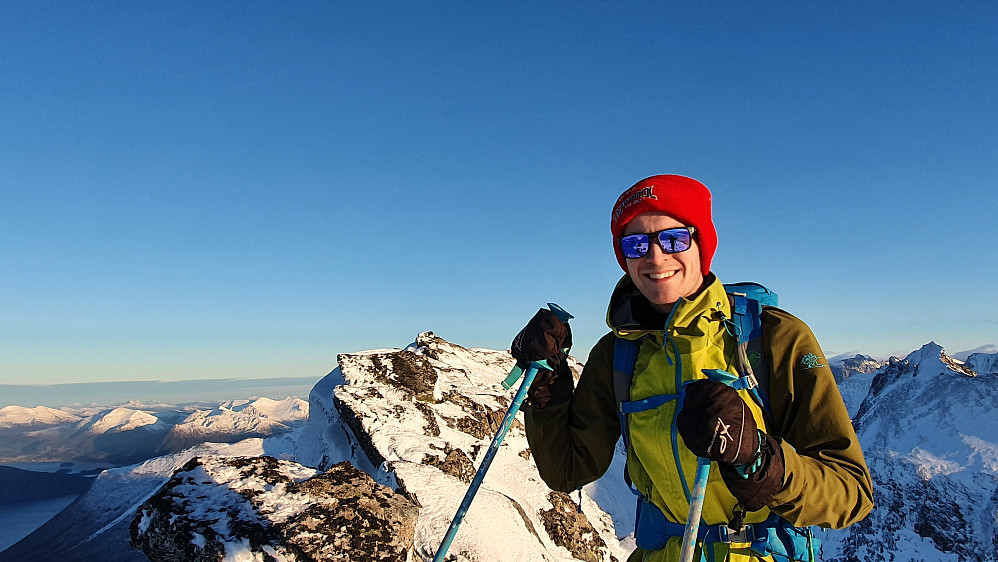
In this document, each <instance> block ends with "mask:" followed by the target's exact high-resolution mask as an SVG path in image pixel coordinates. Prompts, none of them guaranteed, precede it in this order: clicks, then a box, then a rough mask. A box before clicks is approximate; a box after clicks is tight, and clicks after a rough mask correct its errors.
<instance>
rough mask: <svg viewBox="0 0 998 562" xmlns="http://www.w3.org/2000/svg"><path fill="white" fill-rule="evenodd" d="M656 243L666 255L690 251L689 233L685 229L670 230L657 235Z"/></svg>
mask: <svg viewBox="0 0 998 562" xmlns="http://www.w3.org/2000/svg"><path fill="white" fill-rule="evenodd" d="M658 243H659V244H660V245H661V246H662V250H664V251H665V252H666V253H668V254H675V253H677V252H685V251H686V250H689V249H690V231H689V230H686V229H685V228H670V229H669V230H663V231H661V232H659V233H658Z"/></svg>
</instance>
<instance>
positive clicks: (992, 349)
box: [951, 344, 998, 361]
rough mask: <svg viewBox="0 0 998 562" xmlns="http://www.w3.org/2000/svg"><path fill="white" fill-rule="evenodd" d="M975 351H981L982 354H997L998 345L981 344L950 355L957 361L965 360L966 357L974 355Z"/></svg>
mask: <svg viewBox="0 0 998 562" xmlns="http://www.w3.org/2000/svg"><path fill="white" fill-rule="evenodd" d="M975 353H981V354H984V355H995V354H998V345H994V344H988V345H982V346H981V347H977V348H974V349H969V350H967V351H961V352H959V353H954V354H953V355H952V356H951V357H953V359H956V360H958V361H966V360H967V358H969V357H970V356H971V355H974V354H975Z"/></svg>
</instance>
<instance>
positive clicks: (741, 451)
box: [676, 380, 784, 511]
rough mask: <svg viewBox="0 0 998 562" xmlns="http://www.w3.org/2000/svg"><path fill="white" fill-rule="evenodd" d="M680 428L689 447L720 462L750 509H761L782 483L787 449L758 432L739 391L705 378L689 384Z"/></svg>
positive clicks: (737, 495) (679, 418) (731, 486)
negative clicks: (784, 456)
mask: <svg viewBox="0 0 998 562" xmlns="http://www.w3.org/2000/svg"><path fill="white" fill-rule="evenodd" d="M676 428H677V430H678V431H679V435H681V436H682V438H683V441H685V442H686V446H687V447H689V449H690V451H692V452H693V454H695V455H697V456H698V457H704V458H708V459H710V460H712V461H716V462H718V463H720V467H721V476H723V477H724V482H725V483H726V484H727V485H728V490H730V491H731V493H732V495H734V496H735V498H737V499H738V501H739V502H741V504H742V505H743V506H744V507H745V509H746V510H748V511H755V510H758V509H761V508H762V507H763V506H764V505H766V504H767V503H768V502H769V500H770V499H772V497H773V494H775V493H776V492H778V491H780V489H781V488H782V487H783V476H784V466H783V451H782V449H780V444H779V443H778V442H777V441H776V440H775V439H773V438H772V437H771V436H769V435H766V434H765V433H763V432H761V431H759V429H758V427H756V424H755V419H754V418H753V417H752V412H751V411H750V410H749V407H748V405H747V404H745V401H744V400H742V398H741V396H739V395H738V392H737V391H736V390H735V389H733V388H731V387H729V386H727V385H724V384H722V383H719V382H715V381H709V380H701V381H696V382H694V383H691V384H689V385H687V386H686V390H685V397H684V398H683V409H682V410H681V411H680V412H679V415H678V416H677V417H676Z"/></svg>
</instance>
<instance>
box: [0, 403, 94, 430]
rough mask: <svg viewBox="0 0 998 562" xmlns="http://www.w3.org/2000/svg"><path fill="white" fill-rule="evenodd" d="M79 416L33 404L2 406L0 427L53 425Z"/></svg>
mask: <svg viewBox="0 0 998 562" xmlns="http://www.w3.org/2000/svg"><path fill="white" fill-rule="evenodd" d="M79 419H80V417H79V416H77V415H75V414H72V413H70V412H65V411H62V410H56V409H53V408H47V407H45V406H35V407H34V408H25V407H24V406H4V407H3V408H0V428H4V427H14V426H18V425H55V424H60V423H68V422H75V421H79Z"/></svg>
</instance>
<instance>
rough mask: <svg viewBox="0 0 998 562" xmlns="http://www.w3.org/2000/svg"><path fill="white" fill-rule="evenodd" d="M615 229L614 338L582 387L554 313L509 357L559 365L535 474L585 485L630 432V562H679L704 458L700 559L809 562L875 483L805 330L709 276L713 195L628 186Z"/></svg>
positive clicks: (553, 482)
mask: <svg viewBox="0 0 998 562" xmlns="http://www.w3.org/2000/svg"><path fill="white" fill-rule="evenodd" d="M610 231H611V233H612V235H613V247H614V252H615V254H616V257H617V261H618V262H619V263H620V267H621V268H622V269H623V270H624V272H625V275H624V276H623V278H622V279H621V280H620V281H619V282H618V284H617V286H616V288H615V289H614V291H613V294H612V295H611V297H610V305H609V309H608V311H607V324H608V326H609V327H610V333H608V334H607V335H606V336H604V337H603V338H602V339H601V340H600V341H599V342H598V343H597V344H596V345H595V346H594V347H593V350H592V352H591V353H590V356H589V360H588V361H587V363H586V366H585V368H584V369H583V371H582V375H581V376H580V378H579V382H578V387H577V388H574V386H575V385H574V381H573V379H572V375H571V372H570V371H569V369H568V366H567V361H565V357H564V354H563V353H562V352H561V351H560V350H561V349H563V348H565V347H567V345H569V344H570V340H571V332H570V331H569V329H568V325H567V324H563V323H562V322H561V321H559V320H558V319H557V318H555V317H554V315H553V314H552V313H551V312H549V311H548V310H546V309H542V310H541V311H539V312H538V313H537V315H535V316H534V318H533V319H531V321H530V322H529V323H528V324H527V326H526V327H525V328H524V329H523V330H522V331H521V333H520V334H519V335H518V336H517V338H516V339H515V340H514V344H513V346H512V349H511V351H512V353H513V355H514V357H516V359H517V360H518V361H521V362H522V361H536V360H539V359H547V360H548V362H549V364H550V365H552V367H553V369H552V370H551V371H544V372H542V373H541V374H539V375H538V377H537V379H536V380H535V382H534V384H533V386H532V387H531V388H530V391H529V394H528V405H527V406H528V407H527V408H526V409H525V419H526V428H527V438H528V440H529V441H530V450H531V452H532V453H533V455H534V458H535V460H536V463H537V468H538V471H539V472H540V475H541V477H542V478H543V479H544V481H545V482H546V483H547V484H548V485H549V486H550V487H551V488H553V489H556V490H562V491H566V492H567V491H572V490H575V489H577V488H578V487H580V486H583V485H585V484H587V483H589V482H592V481H593V480H595V479H597V478H599V477H600V476H602V475H603V473H604V472H605V471H606V469H607V468H608V467H609V465H610V462H611V460H612V458H613V452H614V447H615V444H616V442H617V440H618V438H620V437H621V436H622V435H623V437H624V443H625V444H626V446H627V471H626V473H627V474H626V477H627V481H628V485H630V486H631V488H632V489H633V490H634V491H635V493H636V494H637V495H638V500H637V501H638V509H637V521H636V531H635V542H636V544H637V546H638V548H637V549H636V550H635V551H634V553H633V554H632V555H631V557H630V559H629V560H631V561H636V560H641V561H656V562H658V561H673V560H678V559H679V554H680V542H681V540H680V539H681V538H682V535H683V531H684V527H685V524H686V517H687V514H688V510H689V503H690V495H691V492H690V490H691V489H692V488H693V481H692V480H693V474H694V473H695V471H696V465H697V457H701V458H706V459H709V460H710V461H712V462H713V463H714V465H715V467H716V469H717V470H712V472H711V479H710V480H709V483H708V485H707V490H706V496H705V500H704V505H703V512H702V525H701V526H700V532H699V535H698V547H697V553H696V559H700V556H701V555H702V556H703V558H705V559H707V560H711V561H721V560H728V561H733V562H737V561H742V560H745V561H750V560H774V559H776V560H787V559H790V560H813V559H814V557H815V554H816V552H817V551H818V541H817V539H815V538H814V535H813V533H812V530H811V529H810V526H814V525H818V526H822V527H828V528H841V527H845V526H847V525H850V524H852V523H855V522H856V521H859V520H860V519H862V518H863V517H865V516H866V515H867V513H869V511H870V510H871V509H872V507H873V485H872V482H871V479H870V474H869V471H868V469H867V467H866V462H865V460H864V458H863V452H862V450H861V449H860V446H859V442H858V440H857V438H856V434H855V432H854V430H853V428H852V424H851V422H850V419H849V415H848V413H847V411H846V408H845V405H844V404H843V402H842V398H841V396H840V395H839V392H838V387H837V386H836V384H835V380H834V378H833V377H832V373H831V371H830V370H829V368H828V366H827V365H826V363H827V361H824V360H823V359H821V358H822V357H823V355H822V352H821V348H820V347H819V345H818V342H817V340H816V339H815V337H814V335H813V334H812V333H811V330H810V329H809V328H808V327H807V325H805V324H804V322H802V321H801V320H799V319H797V318H796V317H794V316H792V315H791V314H789V313H787V312H785V311H783V310H781V309H779V308H776V307H774V306H759V304H760V301H753V300H749V299H748V297H747V295H745V294H741V293H736V292H735V291H731V293H730V294H729V291H728V290H727V289H726V288H725V286H723V285H722V284H721V282H720V281H719V280H718V279H717V277H716V276H715V275H714V274H713V273H712V272H711V271H710V264H711V260H712V259H713V256H714V250H715V249H716V247H717V234H716V231H715V229H714V223H713V218H712V216H711V194H710V191H709V190H708V189H707V188H706V187H705V186H704V185H703V184H701V183H700V182H698V181H696V180H693V179H690V178H687V177H684V176H676V175H661V176H652V177H649V178H646V179H644V180H641V181H640V182H638V183H636V184H634V185H633V186H632V187H631V188H629V189H628V190H626V191H625V192H624V193H623V194H622V195H621V196H620V197H619V198H618V200H617V203H616V204H615V205H614V208H613V211H612V213H611V221H610ZM753 311H754V312H753ZM745 318H747V319H749V320H750V322H749V323H747V324H744V323H741V322H742V321H743V319H745ZM746 326H748V327H750V328H751V329H748V330H746V329H745V327H746ZM750 349H751V351H749V350H750ZM720 381H725V382H720ZM729 385H730V386H729Z"/></svg>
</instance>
